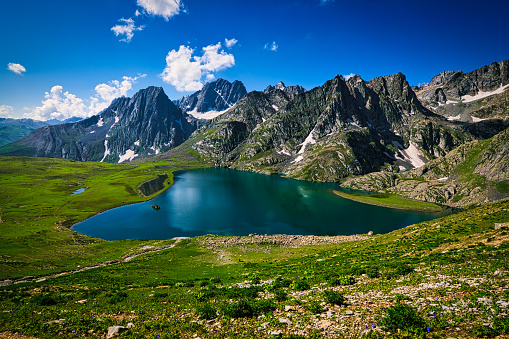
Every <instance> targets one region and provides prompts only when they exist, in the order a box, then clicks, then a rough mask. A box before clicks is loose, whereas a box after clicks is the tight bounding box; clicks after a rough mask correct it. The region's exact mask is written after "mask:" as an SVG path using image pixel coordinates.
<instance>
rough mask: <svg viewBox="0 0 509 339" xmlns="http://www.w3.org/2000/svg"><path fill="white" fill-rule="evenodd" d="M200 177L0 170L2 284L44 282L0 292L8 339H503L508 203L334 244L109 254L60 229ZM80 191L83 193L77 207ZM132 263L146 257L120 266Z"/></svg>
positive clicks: (111, 248) (193, 242)
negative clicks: (114, 331)
mask: <svg viewBox="0 0 509 339" xmlns="http://www.w3.org/2000/svg"><path fill="white" fill-rule="evenodd" d="M190 159H191V158H190ZM196 166H199V165H198V164H196V163H195V162H175V161H172V160H167V161H165V162H161V163H157V164H148V163H143V164H130V165H113V164H100V163H77V162H71V161H66V160H58V159H29V158H0V173H1V174H2V175H1V176H0V180H1V186H0V192H1V195H0V197H1V206H2V210H1V218H2V223H1V224H0V229H1V230H2V232H1V233H0V253H1V257H0V258H1V262H0V272H1V276H2V277H1V279H6V278H11V279H15V278H19V277H22V276H25V275H40V274H45V275H46V276H45V277H43V276H39V277H37V278H36V279H33V280H29V279H26V281H27V282H22V283H16V284H12V285H6V286H3V287H0V324H1V325H0V336H7V337H8V336H10V335H12V334H13V333H18V334H22V335H30V336H36V337H38V338H54V337H59V338H71V337H72V338H75V337H102V338H104V337H106V335H107V332H108V328H109V327H112V326H117V325H118V326H124V327H126V328H127V327H128V325H129V323H131V325H129V327H130V328H129V329H126V330H125V331H124V332H123V333H122V335H121V337H124V338H193V337H194V338H196V337H200V338H272V337H280V338H294V339H295V338H342V337H345V338H360V337H364V338H386V337H389V338H390V337H392V338H447V337H454V338H458V337H461V338H476V337H495V336H499V335H500V338H504V337H507V335H509V317H508V316H507V314H508V312H509V293H508V287H509V261H508V258H509V229H508V228H507V227H503V228H501V229H497V230H496V229H495V228H494V225H495V223H509V213H508V212H509V200H503V201H499V202H497V203H494V204H490V205H486V206H482V207H478V208H475V209H470V210H467V211H465V212H462V213H458V214H455V215H449V216H446V217H443V218H441V219H436V220H432V221H429V222H424V223H421V224H417V225H411V226H409V227H406V228H404V229H401V230H397V231H394V232H391V233H389V234H384V235H374V236H370V237H368V236H362V237H350V238H345V239H342V240H341V241H343V242H340V243H337V241H336V240H334V239H333V237H315V236H302V237H299V236H288V237H282V236H251V237H222V236H203V237H197V238H193V239H185V240H182V241H179V242H175V241H173V240H168V241H140V240H134V241H115V242H107V241H102V240H99V239H92V238H88V237H86V236H82V235H79V234H77V233H75V232H72V231H70V230H69V229H68V228H67V227H66V226H69V225H70V224H71V223H73V222H76V221H78V220H82V219H83V218H86V217H88V216H90V215H92V214H94V213H96V212H98V211H101V210H106V209H108V208H112V207H114V206H117V205H120V204H126V203H132V202H137V201H142V200H145V199H148V197H143V196H140V195H139V193H138V192H137V189H136V187H138V186H139V185H140V184H141V183H142V182H144V181H146V180H148V179H151V178H153V177H155V176H157V175H159V174H165V173H171V172H173V171H175V170H177V169H180V168H192V167H196ZM78 183H79V184H78ZM78 188H86V190H85V192H83V193H80V194H76V195H73V194H72V193H73V192H75V191H76V189H78ZM119 188H120V189H119ZM338 217H340V216H338ZM172 246H173V247H172ZM163 248H164V249H163ZM157 249H160V250H158V251H155V250H157ZM131 254H141V255H138V256H136V257H133V258H132V259H131V260H127V259H126V260H120V259H122V258H126V256H128V255H131ZM113 260H114V262H109V263H105V264H104V265H103V266H98V267H95V268H90V269H86V270H82V271H80V270H79V269H80V268H83V266H85V265H90V264H95V263H100V262H104V261H113ZM63 271H67V272H64V274H61V275H58V274H54V275H52V276H51V275H48V274H50V273H58V272H63ZM4 284H5V282H4Z"/></svg>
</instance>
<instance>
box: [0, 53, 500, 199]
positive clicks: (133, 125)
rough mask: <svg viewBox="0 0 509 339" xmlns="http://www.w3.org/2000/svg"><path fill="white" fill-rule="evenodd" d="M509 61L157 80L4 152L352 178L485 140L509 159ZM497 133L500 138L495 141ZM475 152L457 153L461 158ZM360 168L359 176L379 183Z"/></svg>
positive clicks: (410, 169) (406, 170) (392, 172)
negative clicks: (258, 83)
mask: <svg viewBox="0 0 509 339" xmlns="http://www.w3.org/2000/svg"><path fill="white" fill-rule="evenodd" d="M508 65H509V61H502V62H496V63H492V64H490V65H488V66H484V67H482V68H480V69H478V70H475V71H472V72H469V73H463V72H462V71H458V72H453V71H445V72H441V73H440V74H438V75H437V76H435V77H433V78H432V79H431V81H430V82H429V83H428V84H425V85H421V86H419V87H412V86H410V85H409V83H408V82H407V80H406V77H405V76H404V75H403V74H401V73H397V74H393V75H387V76H382V77H377V78H375V79H372V80H369V81H366V80H363V79H362V78H361V77H360V76H358V75H356V76H353V77H350V78H349V79H348V80H345V79H344V78H343V77H342V76H336V77H334V78H333V79H331V80H329V81H327V82H326V83H324V84H323V85H322V86H319V87H316V88H313V89H311V90H307V91H306V90H305V89H304V88H302V87H301V86H298V85H296V86H289V87H287V86H285V85H284V83H283V82H280V83H278V84H276V85H275V86H268V87H267V88H266V89H265V90H264V91H263V92H261V91H252V92H249V93H246V89H245V87H244V85H243V84H242V83H241V82H240V81H234V82H233V83H230V82H228V81H226V80H224V79H217V80H216V81H214V82H211V83H207V84H206V85H205V86H204V87H203V89H202V90H200V91H198V92H196V93H194V94H192V95H189V96H185V97H183V98H181V99H179V100H175V101H174V102H172V101H170V100H169V99H168V97H167V96H166V94H164V92H163V90H162V88H156V87H149V88H147V89H144V90H141V91H139V92H138V93H136V94H135V95H134V96H133V97H132V98H120V99H118V100H116V101H115V102H114V103H113V104H112V105H111V106H110V107H109V108H107V109H106V110H105V111H103V112H102V113H100V114H99V115H97V116H93V117H91V118H88V119H85V120H82V121H79V122H75V123H68V124H63V125H57V126H45V127H42V128H39V129H37V130H35V131H33V132H32V133H30V134H29V135H27V136H26V137H24V138H23V139H20V140H18V141H15V142H13V143H11V144H9V145H6V146H4V147H1V148H0V154H1V155H24V156H44V157H63V158H69V159H74V160H79V161H108V162H123V161H128V160H132V159H135V158H146V159H147V160H146V161H152V160H155V161H157V160H159V159H164V158H170V157H175V156H186V157H187V156H192V157H196V158H199V159H200V160H201V161H203V162H206V163H209V164H211V165H214V166H222V167H228V168H233V169H239V170H246V171H254V172H259V173H266V174H270V173H281V174H284V175H286V176H288V177H292V178H296V179H304V180H314V181H329V182H340V181H344V179H345V178H348V177H350V176H352V175H354V176H362V175H366V174H370V175H371V177H370V178H371V179H373V180H372V181H373V182H375V181H376V180H375V179H376V178H380V180H382V181H387V180H388V179H387V175H389V177H390V178H393V179H390V180H389V181H391V180H392V181H391V182H395V181H396V179H398V180H400V181H402V180H403V181H404V180H405V178H406V179H409V178H408V177H406V176H408V175H414V176H416V177H422V176H423V174H421V175H420V176H418V175H417V174H419V173H418V172H415V171H417V170H415V169H416V168H427V167H426V166H431V165H426V164H428V163H429V164H434V163H435V162H437V161H438V162H439V163H441V162H440V161H446V162H447V161H449V160H450V159H451V156H453V155H454V154H456V153H453V151H455V150H458V151H456V152H460V151H459V150H461V149H464V147H469V146H465V145H478V144H476V143H480V145H484V146H483V147H486V150H483V152H488V153H482V154H483V159H484V160H483V161H484V162H485V168H491V170H490V171H493V168H497V170H496V171H500V170H509V168H507V169H506V168H505V167H504V168H499V167H500V166H498V165H495V164H494V162H495V161H498V162H500V161H501V159H505V158H506V155H505V154H506V153H504V152H505V145H506V143H507V138H506V137H504V135H505V134H503V133H507V131H506V129H507V127H509V117H508V115H509V114H508V111H509V110H508V109H509V103H508V102H509V100H508V99H509V91H506V89H507V88H508V87H509V72H508ZM501 132H503V133H502V134H500V135H498V134H499V133H501ZM493 137H495V138H493ZM492 138H493V139H492ZM485 140H487V141H486V143H487V144H486V143H484V142H485ZM493 140H497V141H496V142H497V143H498V144H499V146H497V147H495V146H493V147H491V146H490V145H491V144H490V143H491V142H495V141H493ZM500 145H502V146H500ZM460 146H461V147H463V148H461V147H460ZM472 147H473V148H475V147H474V146H472ZM476 147H477V146H476ZM479 147H480V146H479ZM490 152H491V153H490ZM493 152H494V154H492V153H493ZM449 154H451V155H450V156H449V158H448V157H447V156H448V155H449ZM467 158H468V157H467V156H465V157H459V158H455V159H456V160H454V163H455V165H454V166H459V165H458V164H460V163H462V162H463V161H466V160H465V159H467ZM438 159H442V160H438ZM444 159H449V160H444ZM457 159H460V160H457ZM469 159H470V158H469ZM504 161H505V160H504ZM442 164H443V163H442ZM503 164H505V162H502V165H501V166H502V167H503V166H505V165H503ZM424 165H426V166H424ZM444 166H445V165H444ZM448 166H449V165H448ZM451 166H452V167H454V166H453V165H450V166H449V167H450V168H449V169H450V170H451V168H452V167H451ZM497 166H498V167H497ZM460 167H461V166H460ZM476 168H477V167H475V168H471V169H472V170H474V169H476ZM479 171H481V170H479ZM373 173H382V174H383V175H378V176H377V175H375V174H373ZM412 173H416V174H412ZM479 173H484V172H483V171H481V172H479ZM442 174H443V175H444V177H445V176H446V174H447V175H448V176H449V177H451V176H450V175H449V174H450V173H449V174H448V173H445V172H444V173H442ZM483 175H485V174H483ZM452 177H454V176H452ZM360 178H362V177H360ZM371 179H370V180H371ZM424 179H425V180H427V179H426V177H425V176H424ZM438 179H440V178H438ZM438 179H437V178H434V177H433V180H438ZM492 179H493V180H494V181H493V182H505V181H506V180H507V179H508V178H506V177H505V176H499V177H493V178H492ZM492 179H489V180H492ZM359 180H360V181H357V182H356V183H355V184H354V183H351V184H349V185H350V187H352V188H354V186H356V187H359V188H360V187H364V188H367V186H366V180H364V181H363V179H359ZM490 182H491V181H490ZM395 185H396V184H395ZM368 186H369V185H368ZM372 186H373V187H370V188H371V189H373V190H386V189H389V188H390V187H394V185H393V186H390V185H389V186H387V185H385V186H384V187H383V188H379V187H378V188H377V184H376V183H375V184H373V185H372ZM396 186H397V185H396ZM442 186H445V185H442ZM437 187H438V186H437ZM459 188H461V190H464V188H468V187H466V186H465V187H463V186H461V187H459V186H458V187H456V188H455V193H454V194H450V195H449V196H450V199H449V200H451V199H454V196H456V194H457V193H458V192H457V191H458V189H459ZM474 189H475V188H474ZM417 191H418V190H417V189H415V190H414V192H417ZM437 192H438V191H437ZM444 194H445V193H444ZM436 196H438V193H437V195H436ZM421 198H422V197H421ZM423 199H424V200H426V199H425V198H423ZM429 199H431V200H433V199H432V198H429ZM429 199H428V200H429Z"/></svg>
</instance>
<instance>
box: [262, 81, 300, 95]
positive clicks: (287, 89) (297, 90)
mask: <svg viewBox="0 0 509 339" xmlns="http://www.w3.org/2000/svg"><path fill="white" fill-rule="evenodd" d="M275 90H280V91H283V92H291V93H293V94H301V93H304V92H305V91H306V89H305V88H304V87H302V86H300V85H294V86H288V87H287V86H285V84H284V82H282V81H280V82H278V83H277V84H276V85H275V86H272V85H269V86H267V88H265V90H264V91H263V92H264V93H269V92H271V91H275Z"/></svg>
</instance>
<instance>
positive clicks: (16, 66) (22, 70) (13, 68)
mask: <svg viewBox="0 0 509 339" xmlns="http://www.w3.org/2000/svg"><path fill="white" fill-rule="evenodd" d="M7 69H8V70H9V71H11V72H14V73H16V74H19V75H23V73H25V72H26V71H27V70H26V69H25V67H23V66H22V65H20V64H15V63H13V62H10V63H9V64H8V65H7Z"/></svg>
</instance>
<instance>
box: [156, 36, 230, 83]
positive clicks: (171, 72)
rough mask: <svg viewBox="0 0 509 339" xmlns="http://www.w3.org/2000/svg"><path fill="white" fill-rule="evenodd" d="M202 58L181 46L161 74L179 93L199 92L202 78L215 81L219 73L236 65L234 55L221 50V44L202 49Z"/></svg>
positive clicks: (170, 57)
mask: <svg viewBox="0 0 509 339" xmlns="http://www.w3.org/2000/svg"><path fill="white" fill-rule="evenodd" d="M202 51H203V55H202V56H193V53H194V50H193V49H192V48H190V47H189V46H184V45H181V46H180V48H179V49H178V51H176V50H171V51H170V52H169V53H168V55H167V56H166V67H165V68H164V70H163V72H162V73H161V74H160V76H161V78H162V79H163V81H164V82H167V83H169V84H172V85H173V86H175V88H176V89H177V91H179V92H192V91H199V90H200V89H201V88H202V87H203V82H202V78H203V77H205V78H206V80H208V81H210V80H211V79H214V74H212V73H213V72H217V71H220V70H223V69H226V68H229V67H232V66H233V65H235V58H234V57H233V55H232V54H228V53H226V52H225V51H224V50H221V42H218V43H217V44H215V45H209V46H206V47H203V48H202Z"/></svg>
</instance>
